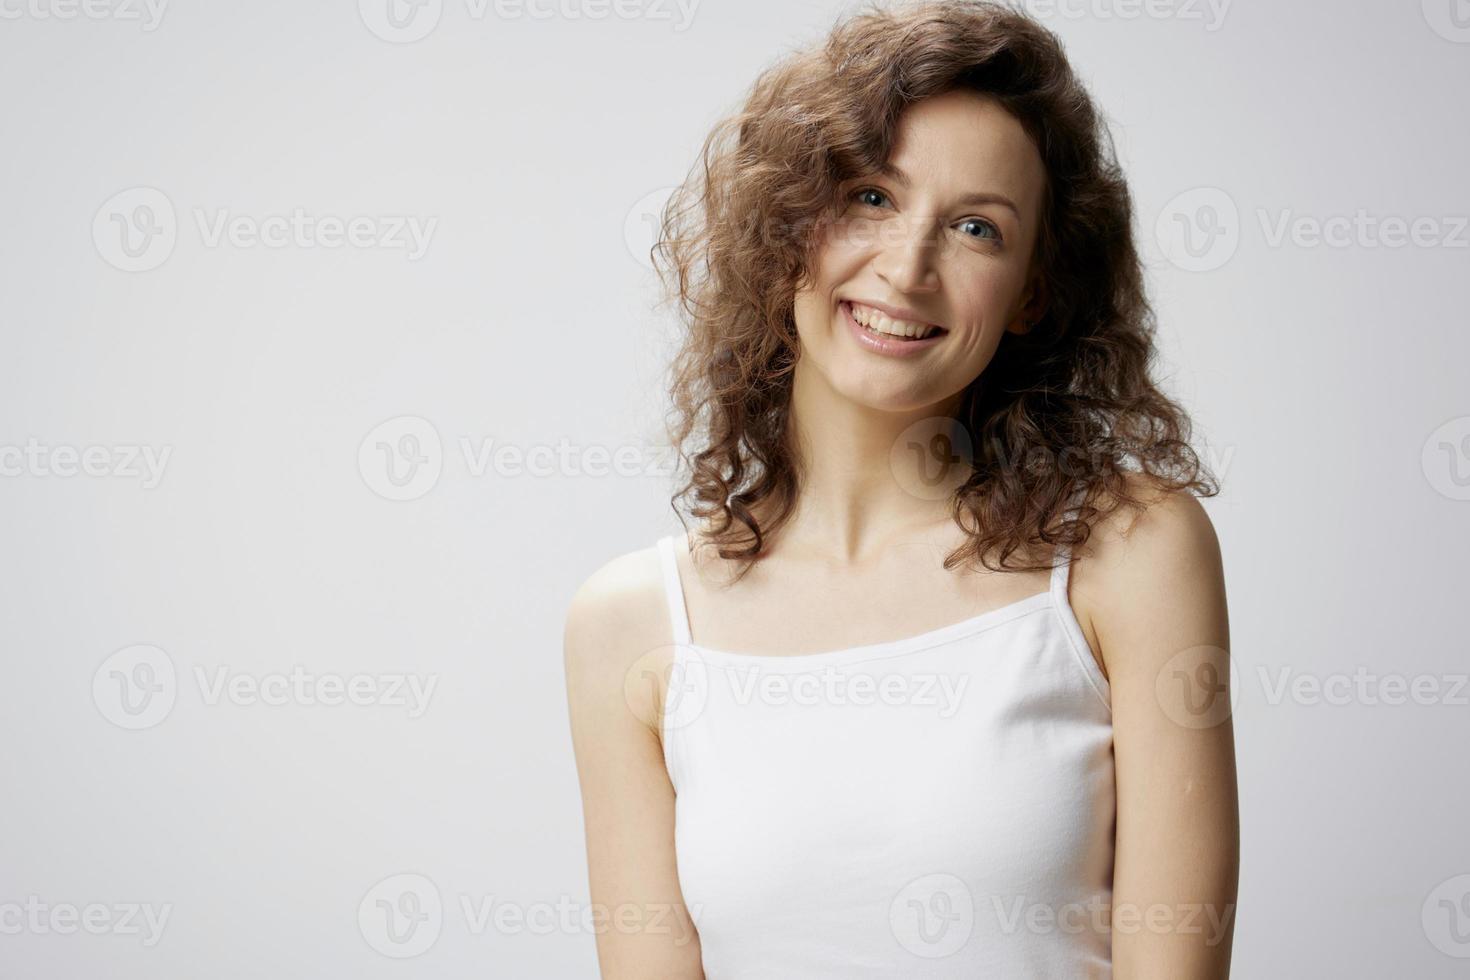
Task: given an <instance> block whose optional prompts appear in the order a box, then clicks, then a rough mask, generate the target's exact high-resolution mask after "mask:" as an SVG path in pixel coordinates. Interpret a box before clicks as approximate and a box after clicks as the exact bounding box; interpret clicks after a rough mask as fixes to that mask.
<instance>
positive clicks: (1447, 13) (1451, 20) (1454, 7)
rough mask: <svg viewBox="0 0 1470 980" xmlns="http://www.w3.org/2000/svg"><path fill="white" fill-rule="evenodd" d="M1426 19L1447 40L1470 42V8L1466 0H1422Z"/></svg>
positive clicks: (1432, 28) (1431, 27)
mask: <svg viewBox="0 0 1470 980" xmlns="http://www.w3.org/2000/svg"><path fill="white" fill-rule="evenodd" d="M1420 6H1421V7H1422V8H1423V11H1424V21H1425V23H1427V24H1428V25H1429V27H1430V29H1431V30H1433V31H1434V33H1436V34H1438V35H1439V36H1440V37H1442V38H1444V39H1445V40H1446V41H1454V42H1455V43H1456V44H1470V10H1467V9H1466V8H1465V0H1420Z"/></svg>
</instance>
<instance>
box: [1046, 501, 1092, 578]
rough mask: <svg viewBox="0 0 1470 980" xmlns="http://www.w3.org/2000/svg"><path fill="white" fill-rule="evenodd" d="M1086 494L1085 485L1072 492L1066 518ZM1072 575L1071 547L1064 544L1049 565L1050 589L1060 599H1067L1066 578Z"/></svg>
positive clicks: (1071, 515) (1074, 513) (1070, 516)
mask: <svg viewBox="0 0 1470 980" xmlns="http://www.w3.org/2000/svg"><path fill="white" fill-rule="evenodd" d="M1086 494H1087V487H1086V486H1081V487H1078V488H1077V489H1076V490H1075V491H1073V493H1072V499H1071V501H1070V503H1069V504H1068V505H1067V512H1066V517H1067V520H1069V521H1070V520H1071V519H1072V518H1074V517H1076V516H1077V511H1078V510H1079V509H1081V507H1082V501H1083V499H1084V497H1085V496H1086ZM1071 575H1072V549H1071V548H1069V547H1067V546H1066V545H1059V546H1058V547H1057V552H1056V558H1055V559H1053V563H1052V566H1051V590H1052V592H1053V593H1054V594H1055V595H1057V596H1058V597H1059V598H1061V599H1062V601H1064V602H1065V601H1066V599H1067V580H1068V579H1069V578H1070V577H1071Z"/></svg>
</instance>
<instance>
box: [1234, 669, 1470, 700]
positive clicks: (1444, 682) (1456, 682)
mask: <svg viewBox="0 0 1470 980" xmlns="http://www.w3.org/2000/svg"><path fill="white" fill-rule="evenodd" d="M1256 670H1257V671H1258V673H1259V675H1260V681H1261V689H1262V690H1263V691H1265V694H1266V703H1267V704H1270V705H1273V706H1275V705H1279V704H1281V703H1282V702H1283V701H1290V702H1291V703H1292V704H1299V705H1319V704H1326V705H1331V706H1333V707H1343V706H1346V705H1363V706H1366V707H1377V706H1379V705H1388V706H1390V707H1397V706H1400V705H1405V704H1413V705H1419V706H1421V707H1429V706H1431V705H1448V706H1451V707H1458V708H1463V707H1467V706H1470V674H1394V673H1390V674H1380V673H1378V672H1376V671H1372V670H1369V669H1368V668H1367V667H1364V666H1361V665H1359V666H1358V667H1357V668H1355V669H1354V670H1353V671H1352V673H1341V672H1337V673H1329V674H1310V673H1298V672H1297V671H1295V670H1293V669H1292V668H1291V667H1278V668H1276V669H1275V670H1274V671H1273V670H1272V669H1271V668H1269V667H1267V666H1265V665H1260V666H1258V667H1257V668H1256ZM1273 674H1274V675H1275V676H1274V677H1273V676H1272V675H1273Z"/></svg>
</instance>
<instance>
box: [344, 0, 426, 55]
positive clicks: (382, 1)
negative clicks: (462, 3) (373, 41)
mask: <svg viewBox="0 0 1470 980" xmlns="http://www.w3.org/2000/svg"><path fill="white" fill-rule="evenodd" d="M357 12H358V15H359V16H361V17H362V22H363V23H364V24H365V25H367V29H368V30H370V31H372V32H373V33H374V34H376V35H377V36H378V37H380V38H382V39H383V40H384V41H388V42H391V43H393V44H412V43H413V42H414V41H422V40H423V39H424V38H426V37H428V36H429V34H430V33H431V32H432V31H433V30H434V28H435V27H437V26H439V17H440V15H441V14H443V13H444V0H357Z"/></svg>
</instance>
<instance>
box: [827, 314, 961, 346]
mask: <svg viewBox="0 0 1470 980" xmlns="http://www.w3.org/2000/svg"><path fill="white" fill-rule="evenodd" d="M838 308H839V310H840V313H841V316H842V319H843V321H844V322H845V323H846V324H847V327H848V330H849V331H850V332H851V333H852V334H853V336H854V338H855V339H856V340H857V341H858V343H859V344H861V345H862V346H863V347H864V348H865V349H867V350H870V351H872V352H873V353H875V354H883V355H886V356H888V357H909V356H912V355H914V354H918V353H920V352H922V351H925V350H928V349H929V348H931V347H933V346H934V345H935V344H937V343H939V342H940V341H941V340H943V339H944V337H945V336H946V335H948V333H949V331H948V330H946V329H945V328H944V327H941V326H939V325H938V324H935V323H921V322H919V321H917V320H900V319H897V318H894V317H891V316H889V315H888V314H887V313H886V312H884V311H883V310H880V309H877V308H876V307H872V306H868V305H866V304H864V303H855V302H853V301H851V300H842V301H841V302H840V303H838Z"/></svg>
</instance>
